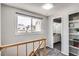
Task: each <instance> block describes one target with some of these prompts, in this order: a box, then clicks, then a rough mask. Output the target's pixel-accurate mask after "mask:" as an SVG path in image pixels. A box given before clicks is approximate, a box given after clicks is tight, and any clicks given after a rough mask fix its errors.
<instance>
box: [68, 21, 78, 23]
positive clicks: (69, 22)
mask: <svg viewBox="0 0 79 59" xmlns="http://www.w3.org/2000/svg"><path fill="white" fill-rule="evenodd" d="M78 22H79V20H72V21H69V23H78Z"/></svg>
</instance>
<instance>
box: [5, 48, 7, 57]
mask: <svg viewBox="0 0 79 59" xmlns="http://www.w3.org/2000/svg"><path fill="white" fill-rule="evenodd" d="M5 56H7V48H5Z"/></svg>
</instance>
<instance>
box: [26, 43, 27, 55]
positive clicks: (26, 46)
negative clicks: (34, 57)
mask: <svg viewBox="0 0 79 59" xmlns="http://www.w3.org/2000/svg"><path fill="white" fill-rule="evenodd" d="M26 56H27V43H26Z"/></svg>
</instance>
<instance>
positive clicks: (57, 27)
mask: <svg viewBox="0 0 79 59" xmlns="http://www.w3.org/2000/svg"><path fill="white" fill-rule="evenodd" d="M53 29H54V30H53V42H54V43H53V44H54V48H56V49H57V50H59V51H61V17H59V18H55V19H53Z"/></svg>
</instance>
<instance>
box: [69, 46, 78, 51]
mask: <svg viewBox="0 0 79 59" xmlns="http://www.w3.org/2000/svg"><path fill="white" fill-rule="evenodd" d="M69 47H71V48H74V49H78V50H79V48H78V47H75V46H72V45H70V46H69Z"/></svg>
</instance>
